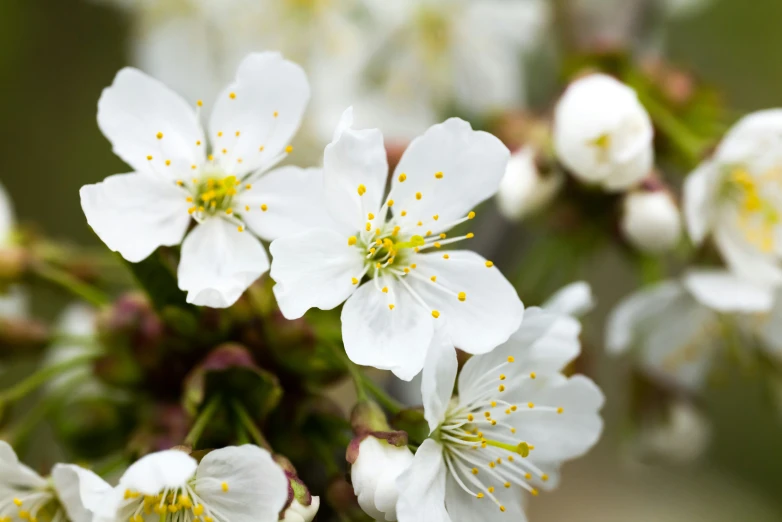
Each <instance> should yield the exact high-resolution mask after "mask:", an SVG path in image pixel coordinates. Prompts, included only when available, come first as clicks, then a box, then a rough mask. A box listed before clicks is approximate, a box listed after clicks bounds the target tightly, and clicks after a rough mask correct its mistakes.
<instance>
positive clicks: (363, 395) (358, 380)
mask: <svg viewBox="0 0 782 522" xmlns="http://www.w3.org/2000/svg"><path fill="white" fill-rule="evenodd" d="M329 347H330V348H331V350H332V351H333V352H334V354H335V355H336V356H337V357H338V358H339V359H340V360H341V361H342V362H343V364H344V365H345V369H346V370H347V371H348V373H349V374H350V377H351V379H353V384H354V385H355V387H356V397H357V399H358V402H362V401H366V400H367V399H368V396H367V390H366V387H365V383H366V381H367V378H366V376H365V375H364V373H363V372H362V371H361V369H360V368H359V367H358V366H356V365H355V364H354V363H353V361H351V360H350V359H349V358H348V356H347V354H346V353H345V351H344V350H343V349H342V347H340V346H337V345H336V344H332V343H329Z"/></svg>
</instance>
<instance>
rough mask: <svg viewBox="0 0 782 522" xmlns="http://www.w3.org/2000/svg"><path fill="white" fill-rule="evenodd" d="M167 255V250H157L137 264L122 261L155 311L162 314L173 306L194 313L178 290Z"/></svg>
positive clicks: (182, 293)
mask: <svg viewBox="0 0 782 522" xmlns="http://www.w3.org/2000/svg"><path fill="white" fill-rule="evenodd" d="M168 253H169V251H168V250H167V249H158V250H156V251H155V252H153V253H152V255H150V256H149V257H148V258H146V259H145V260H143V261H141V262H139V263H130V262H128V261H124V260H123V261H124V263H125V265H126V266H127V267H128V269H130V271H131V273H132V274H133V277H134V278H135V279H136V281H137V282H138V284H139V286H141V288H143V289H144V291H145V292H146V293H147V295H148V296H149V299H150V301H151V302H152V304H153V305H154V306H155V309H156V310H158V311H159V312H162V311H163V310H164V309H165V308H166V307H169V306H175V307H177V308H181V309H185V310H191V311H194V310H195V307H194V306H193V305H191V304H189V303H188V302H187V301H186V299H185V298H186V294H185V292H183V291H182V290H180V289H179V285H178V284H177V278H176V274H175V272H174V268H173V264H172V263H171V260H170V259H169V256H168V255H167V254H168Z"/></svg>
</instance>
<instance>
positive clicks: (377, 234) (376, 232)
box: [375, 228, 393, 263]
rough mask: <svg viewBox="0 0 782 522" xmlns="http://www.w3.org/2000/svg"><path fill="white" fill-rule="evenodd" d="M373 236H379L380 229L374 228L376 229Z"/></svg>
mask: <svg viewBox="0 0 782 522" xmlns="http://www.w3.org/2000/svg"><path fill="white" fill-rule="evenodd" d="M375 235H376V236H379V235H380V229H379V228H376V229H375ZM391 259H393V258H391ZM391 262H392V263H393V261H391Z"/></svg>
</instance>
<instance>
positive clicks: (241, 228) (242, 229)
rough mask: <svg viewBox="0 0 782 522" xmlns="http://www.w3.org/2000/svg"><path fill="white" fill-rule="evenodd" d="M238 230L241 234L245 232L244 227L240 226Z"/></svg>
mask: <svg viewBox="0 0 782 522" xmlns="http://www.w3.org/2000/svg"><path fill="white" fill-rule="evenodd" d="M236 230H238V231H239V232H244V227H243V226H241V225H239V226H238V227H236Z"/></svg>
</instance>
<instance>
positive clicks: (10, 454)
mask: <svg viewBox="0 0 782 522" xmlns="http://www.w3.org/2000/svg"><path fill="white" fill-rule="evenodd" d="M4 484H9V485H13V486H17V487H22V488H30V489H45V488H46V486H47V484H46V480H45V479H44V478H43V477H41V476H40V475H39V474H38V473H36V472H35V471H33V470H32V469H30V468H29V467H27V466H25V465H24V464H22V463H21V462H19V458H18V457H17V456H16V452H15V451H14V449H13V448H12V447H11V445H10V444H8V443H7V442H6V441H4V440H0V488H2V487H4V486H3V485H4ZM5 487H8V486H5Z"/></svg>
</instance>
